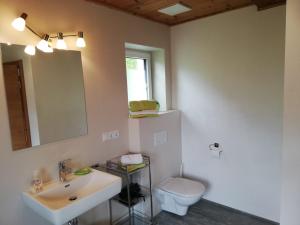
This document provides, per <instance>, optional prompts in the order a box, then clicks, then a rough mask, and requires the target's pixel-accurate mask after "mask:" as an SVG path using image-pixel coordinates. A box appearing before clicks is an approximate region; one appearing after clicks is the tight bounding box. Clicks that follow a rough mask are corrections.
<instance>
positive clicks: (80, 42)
mask: <svg viewBox="0 0 300 225" xmlns="http://www.w3.org/2000/svg"><path fill="white" fill-rule="evenodd" d="M76 46H77V47H78V48H84V47H85V46H86V45H85V40H84V38H83V32H82V31H79V32H78V38H77V40H76Z"/></svg>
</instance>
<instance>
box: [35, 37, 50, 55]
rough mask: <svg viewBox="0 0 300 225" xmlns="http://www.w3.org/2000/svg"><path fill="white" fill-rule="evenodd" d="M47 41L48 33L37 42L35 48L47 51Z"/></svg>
mask: <svg viewBox="0 0 300 225" xmlns="http://www.w3.org/2000/svg"><path fill="white" fill-rule="evenodd" d="M48 41H49V35H48V34H45V35H44V37H43V39H42V40H40V42H39V43H38V44H37V46H36V47H37V48H38V49H40V50H41V51H43V52H46V51H48V48H49V46H48Z"/></svg>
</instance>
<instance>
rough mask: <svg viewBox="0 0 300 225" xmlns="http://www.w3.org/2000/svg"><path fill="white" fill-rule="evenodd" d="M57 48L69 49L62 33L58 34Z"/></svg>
mask: <svg viewBox="0 0 300 225" xmlns="http://www.w3.org/2000/svg"><path fill="white" fill-rule="evenodd" d="M56 48H57V49H67V44H66V42H65V41H64V35H63V33H61V32H59V33H58V34H57V42H56Z"/></svg>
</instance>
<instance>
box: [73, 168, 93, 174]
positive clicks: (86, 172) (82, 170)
mask: <svg viewBox="0 0 300 225" xmlns="http://www.w3.org/2000/svg"><path fill="white" fill-rule="evenodd" d="M90 172H92V169H91V168H90V167H85V168H81V169H79V170H76V171H75V172H74V175H77V176H83V175H86V174H89V173H90Z"/></svg>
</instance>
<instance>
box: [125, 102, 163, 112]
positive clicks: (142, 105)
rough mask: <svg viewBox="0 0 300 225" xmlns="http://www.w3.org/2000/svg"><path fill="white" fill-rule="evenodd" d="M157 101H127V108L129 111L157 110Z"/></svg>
mask: <svg viewBox="0 0 300 225" xmlns="http://www.w3.org/2000/svg"><path fill="white" fill-rule="evenodd" d="M159 107H160V105H159V103H158V102H157V101H155V100H142V101H131V102H129V110H130V111H131V112H139V111H143V110H157V111H158V110H159Z"/></svg>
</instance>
